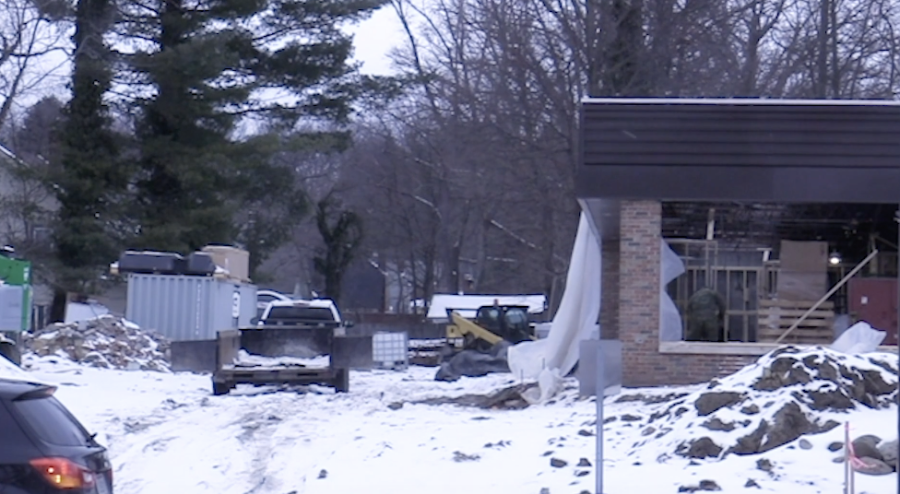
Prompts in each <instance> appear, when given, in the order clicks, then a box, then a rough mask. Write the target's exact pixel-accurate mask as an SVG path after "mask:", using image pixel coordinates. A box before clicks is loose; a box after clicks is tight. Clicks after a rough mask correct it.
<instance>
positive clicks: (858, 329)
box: [831, 321, 887, 355]
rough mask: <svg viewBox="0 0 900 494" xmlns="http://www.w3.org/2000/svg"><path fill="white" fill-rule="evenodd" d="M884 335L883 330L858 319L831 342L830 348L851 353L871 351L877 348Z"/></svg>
mask: <svg viewBox="0 0 900 494" xmlns="http://www.w3.org/2000/svg"><path fill="white" fill-rule="evenodd" d="M885 336H887V333H885V332H884V331H879V330H877V329H875V328H873V327H872V326H870V325H869V324H868V323H866V322H862V321H860V322H858V323H856V324H854V325H853V326H850V328H849V329H847V330H846V331H844V332H843V333H842V334H841V336H839V337H838V339H837V340H835V342H834V343H832V344H831V349H832V350H836V351H838V352H844V353H849V354H851V355H858V354H861V353H871V352H874V351H876V350H878V345H880V344H881V342H882V341H884V338H885Z"/></svg>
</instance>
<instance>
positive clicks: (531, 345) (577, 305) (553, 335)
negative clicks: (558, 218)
mask: <svg viewBox="0 0 900 494" xmlns="http://www.w3.org/2000/svg"><path fill="white" fill-rule="evenodd" d="M588 221H589V220H588V218H587V216H586V215H585V213H584V212H582V213H581V219H580V221H579V223H578V233H577V234H576V236H575V245H574V247H573V248H572V259H571V261H570V262H569V272H568V276H567V278H566V289H565V292H563V296H562V300H561V301H560V305H559V310H558V311H557V312H556V316H555V317H554V318H553V322H552V323H551V326H550V332H549V334H548V335H547V338H546V339H542V340H538V341H528V342H524V343H519V344H518V345H515V346H512V347H510V348H509V353H508V356H507V359H508V361H509V368H510V370H511V371H512V373H513V375H514V376H515V377H516V378H519V379H522V380H530V381H534V380H537V382H538V389H539V390H540V396H539V397H536V396H530V397H529V396H526V398H527V399H529V401H533V402H540V401H544V400H546V399H547V398H549V397H550V396H552V395H553V394H554V393H555V392H556V389H557V387H558V385H559V380H560V377H561V376H565V375H567V374H568V373H569V372H571V371H572V369H573V368H574V367H575V364H576V363H577V362H578V346H579V344H580V342H581V341H582V340H587V339H590V337H591V333H592V332H594V331H597V318H598V316H599V315H600V276H601V272H600V262H601V259H600V239H599V238H597V237H596V236H595V235H594V231H593V229H592V228H591V225H590V224H589V223H588Z"/></svg>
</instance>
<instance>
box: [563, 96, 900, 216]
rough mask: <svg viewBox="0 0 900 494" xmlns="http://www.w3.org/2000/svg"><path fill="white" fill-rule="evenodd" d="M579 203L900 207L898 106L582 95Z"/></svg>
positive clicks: (854, 102)
mask: <svg viewBox="0 0 900 494" xmlns="http://www.w3.org/2000/svg"><path fill="white" fill-rule="evenodd" d="M580 118H581V126H580V128H581V136H580V137H581V148H580V154H581V163H580V165H579V167H578V180H577V184H578V185H577V193H578V197H579V198H581V199H615V200H621V199H653V200H661V201H748V202H845V203H893V204H896V203H900V138H898V136H900V102H896V101H870V100H865V101H850V100H767V99H665V98H650V99H631V98H621V99H620V98H610V99H601V98H587V99H584V100H583V101H582V105H581V115H580Z"/></svg>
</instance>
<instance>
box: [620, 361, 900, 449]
mask: <svg viewBox="0 0 900 494" xmlns="http://www.w3.org/2000/svg"><path fill="white" fill-rule="evenodd" d="M897 380H898V370H897V357H896V356H894V355H891V354H882V353H873V354H868V355H847V354H843V353H839V352H835V351H832V350H828V349H824V348H814V349H804V350H801V349H799V348H796V347H784V348H781V349H779V350H775V351H773V352H771V353H769V354H767V355H764V356H763V357H761V358H760V359H759V361H757V363H755V364H752V365H749V366H747V367H745V368H744V369H742V370H740V371H738V372H737V373H735V374H732V375H731V376H728V377H725V378H722V379H721V380H713V381H711V382H710V383H709V385H708V386H705V387H704V388H703V389H700V390H697V391H694V392H693V393H689V394H685V395H673V396H670V397H667V399H666V400H665V401H662V400H660V399H659V397H653V398H649V397H648V398H646V399H644V398H642V397H641V396H637V395H626V396H623V397H620V398H619V400H622V401H635V400H640V401H645V403H646V404H647V405H648V406H647V410H648V415H647V416H644V417H641V418H640V420H639V422H640V423H639V424H635V425H636V426H639V427H641V428H642V437H643V439H641V440H640V441H638V442H637V443H635V444H634V447H635V448H640V447H642V446H644V445H646V444H648V443H650V442H657V441H662V442H667V443H669V444H668V446H669V447H670V448H671V449H669V451H673V450H674V452H675V454H677V455H679V456H683V457H689V458H720V457H724V456H727V455H729V454H736V455H753V454H759V453H765V452H766V451H770V450H772V449H775V448H778V447H780V446H782V445H785V444H788V443H791V442H793V441H795V440H797V439H799V438H801V437H802V436H805V435H811V434H819V433H822V432H826V431H829V430H831V429H834V428H835V427H837V426H838V425H840V423H841V421H842V419H841V415H842V414H846V413H847V412H848V411H850V410H853V409H857V408H860V407H864V408H871V409H878V408H885V407H888V406H890V404H891V403H893V402H896V400H897ZM612 419H613V420H615V418H612Z"/></svg>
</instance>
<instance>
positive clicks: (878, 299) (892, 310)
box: [847, 278, 898, 345]
mask: <svg viewBox="0 0 900 494" xmlns="http://www.w3.org/2000/svg"><path fill="white" fill-rule="evenodd" d="M847 285H848V288H847V298H848V301H849V304H848V305H849V306H850V317H851V319H852V320H853V321H864V322H867V323H869V325H870V326H872V327H873V328H875V329H878V330H880V331H884V332H886V333H887V335H885V338H884V341H883V342H882V343H881V344H882V345H896V344H897V329H898V324H897V280H896V279H894V278H854V279H851V280H850V282H849V283H848V284H847Z"/></svg>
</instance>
